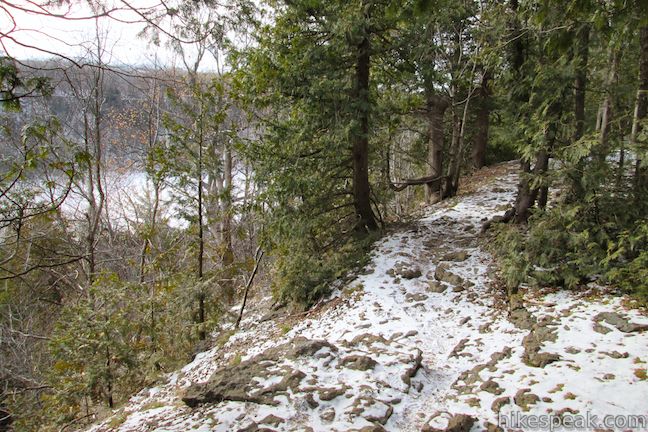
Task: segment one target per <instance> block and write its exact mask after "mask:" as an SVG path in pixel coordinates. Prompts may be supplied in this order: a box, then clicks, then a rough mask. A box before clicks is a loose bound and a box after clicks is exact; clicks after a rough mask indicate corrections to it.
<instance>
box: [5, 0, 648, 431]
mask: <svg viewBox="0 0 648 432" xmlns="http://www.w3.org/2000/svg"><path fill="white" fill-rule="evenodd" d="M38 5H39V7H42V9H38V10H37V12H35V13H52V14H54V13H56V10H57V9H56V5H52V4H50V3H43V4H38ZM0 6H1V9H2V13H3V14H8V15H9V16H11V14H12V11H13V12H15V9H12V8H15V7H16V5H15V4H14V3H10V2H5V1H2V2H0ZM32 6H34V5H32ZM226 6H227V7H225V6H224V5H221V4H218V3H217V2H212V1H209V0H208V1H201V2H178V3H177V4H174V5H171V4H169V3H166V4H165V5H164V7H162V13H161V15H149V14H152V13H153V12H152V10H146V11H144V10H143V11H140V12H141V13H142V16H143V17H145V19H143V23H142V25H143V26H144V25H145V26H146V28H147V29H148V31H147V34H148V35H149V36H150V37H151V38H152V39H153V40H154V39H155V35H156V34H160V33H162V34H165V35H167V36H169V37H170V39H169V41H168V44H169V45H170V46H171V47H172V48H173V49H174V50H175V52H176V53H177V55H178V56H179V58H180V59H181V64H182V67H178V68H177V69H170V68H161V67H160V68H155V67H153V68H147V69H144V68H132V69H126V68H118V67H114V66H112V65H111V64H110V62H109V58H110V51H109V47H108V46H106V43H105V42H106V39H105V34H103V33H102V31H101V27H100V26H99V24H97V27H96V34H95V38H93V40H90V41H88V43H87V54H86V56H84V57H83V58H67V57H66V56H65V55H64V54H60V55H59V56H58V57H55V58H52V59H51V60H48V61H25V60H22V59H18V58H13V57H10V56H8V55H4V56H2V57H0V85H1V87H0V102H1V103H2V113H1V119H0V121H1V123H2V140H1V141H0V148H1V149H2V152H1V153H2V156H1V159H0V167H1V169H0V239H1V240H0V282H1V284H2V285H1V288H0V360H1V361H0V383H1V384H2V392H1V393H0V430H71V429H75V428H81V427H83V426H85V425H87V424H88V423H91V422H93V421H95V420H96V419H97V418H99V417H102V416H104V415H105V414H106V413H108V412H109V410H110V409H112V408H115V407H118V406H119V405H120V404H121V403H123V402H124V401H125V400H127V399H128V397H129V396H130V395H132V394H133V393H134V392H136V391H137V390H139V389H141V388H143V387H145V386H147V385H150V384H152V383H154V382H155V380H156V379H158V377H160V376H161V374H163V373H165V372H169V371H172V370H173V369H174V368H176V367H178V366H180V365H182V364H184V363H186V362H187V361H188V360H189V359H190V358H191V356H192V355H193V354H195V353H196V352H199V351H201V350H203V349H205V348H207V347H210V346H213V345H215V344H218V341H217V340H211V337H212V336H211V335H212V334H216V333H217V332H218V331H219V330H220V331H222V332H225V333H227V332H231V331H234V328H235V324H237V322H238V320H239V319H240V316H238V313H239V309H238V308H237V309H236V312H234V309H232V307H233V306H234V305H237V304H240V302H241V301H242V300H243V298H245V299H246V300H247V299H248V291H249V289H250V287H251V286H252V285H253V284H255V285H257V286H266V285H268V286H271V287H272V292H273V295H274V297H275V301H276V302H277V304H289V305H291V307H294V308H299V309H303V308H308V307H310V306H312V305H313V304H315V303H316V302H317V301H318V300H319V299H320V298H321V297H322V296H324V295H326V294H327V293H328V292H330V290H331V289H332V288H333V287H334V286H335V281H336V280H340V279H343V278H344V277H345V276H346V275H348V274H349V273H350V272H352V271H353V270H354V269H357V268H359V267H360V266H361V265H362V264H363V262H364V260H365V258H366V253H367V251H368V250H369V248H370V246H371V243H372V242H373V241H374V240H375V239H376V238H378V237H379V236H380V235H381V233H382V232H384V229H385V228H387V227H389V226H391V225H393V224H395V223H398V222H401V221H407V220H409V219H410V218H411V217H412V215H413V214H415V213H416V212H417V211H418V210H419V209H420V206H421V204H422V203H424V202H426V203H435V202H438V201H440V200H443V199H448V198H451V197H453V196H454V195H456V194H457V192H458V191H459V190H460V187H461V185H460V179H461V176H462V175H463V174H466V173H470V172H472V171H474V170H478V169H479V168H481V167H483V166H485V165H487V164H490V163H495V162H498V161H502V160H509V159H520V183H519V186H518V194H517V199H516V202H515V204H514V206H513V207H511V208H510V209H508V210H506V209H503V211H502V217H501V218H499V219H498V220H496V221H491V222H489V223H488V225H489V226H490V229H489V230H488V233H487V235H489V236H492V238H493V240H494V241H493V242H492V249H493V252H494V253H495V254H496V255H497V257H498V260H499V262H500V266H501V269H500V270H501V276H502V279H503V281H504V282H505V283H506V285H507V286H508V288H509V295H510V296H515V295H517V290H518V288H519V287H520V286H525V287H528V286H531V287H533V286H551V285H555V286H562V287H567V288H570V289H579V288H580V287H582V286H584V285H585V284H587V283H589V282H592V281H596V282H598V283H602V284H610V285H612V286H613V287H616V288H618V290H619V291H621V292H625V293H630V294H632V295H634V296H636V297H637V298H638V299H641V300H642V301H644V302H645V301H646V299H648V286H647V285H646V284H647V282H646V281H648V249H647V245H648V220H647V216H648V209H647V207H648V178H647V177H648V160H647V158H646V153H647V151H648V127H647V123H648V120H647V112H648V93H647V92H648V8H647V6H646V4H645V2H642V1H640V0H635V1H620V0H612V1H603V0H599V1H593V0H572V1H568V2H556V1H523V0H509V1H492V2H480V1H454V0H445V1H443V0H440V1H433V0H411V1H398V2H396V1H389V0H382V1H381V0H375V1H374V0H359V1H353V2H342V1H317V0H295V1H271V2H268V3H267V4H259V5H257V4H254V3H248V2H245V1H236V2H228V3H227V5H226ZM94 11H95V15H96V16H110V9H109V8H108V6H107V5H106V4H102V3H97V4H96V5H94ZM156 13H157V14H160V12H159V10H158V11H156ZM160 16H163V17H166V18H169V17H170V21H169V22H170V24H169V23H167V24H165V26H163V25H162V24H161V21H160V20H159V19H158V18H159V17H160ZM61 19H65V16H62V17H61ZM11 37H12V32H11V31H7V32H4V33H3V34H2V38H11ZM242 39H244V40H246V41H248V43H247V44H241V43H240V40H242ZM42 48H43V49H46V48H47V47H42ZM189 48H191V50H192V51H191V52H192V54H191V55H190V54H189V51H188V50H189ZM208 57H210V58H211V59H214V60H215V61H216V63H217V64H218V65H219V67H218V70H215V71H210V72H206V71H203V70H202V69H201V63H202V62H203V61H204V60H205V59H206V58H208ZM120 185H121V186H120ZM495 222H499V223H495ZM338 283H339V282H338ZM248 301H249V302H253V301H254V298H253V297H252V298H250V299H249V300H248ZM240 311H241V313H243V309H240Z"/></svg>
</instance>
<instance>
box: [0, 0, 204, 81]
mask: <svg viewBox="0 0 648 432" xmlns="http://www.w3.org/2000/svg"><path fill="white" fill-rule="evenodd" d="M72 2H73V3H72V4H71V5H70V6H68V7H62V8H58V9H52V8H49V9H48V10H50V11H54V12H55V13H59V14H66V15H67V16H68V17H83V16H86V17H87V16H91V15H92V12H91V10H90V8H89V7H88V6H87V3H80V2H79V1H78V0H72ZM157 3H158V2H157V1H156V0H133V1H132V2H129V4H131V5H133V6H135V7H138V8H139V7H151V6H154V5H156V4H157ZM115 4H116V5H117V6H119V7H122V8H125V5H123V4H122V3H121V2H120V0H115ZM35 5H37V3H34V2H33V0H32V2H30V0H10V1H7V0H0V32H1V33H2V34H0V42H1V43H2V44H1V45H0V52H6V53H7V54H9V55H10V56H12V57H14V58H18V59H30V58H31V59H46V58H50V57H52V56H51V55H49V54H47V53H45V52H42V51H38V50H33V49H28V48H25V47H24V46H20V45H19V44H16V43H15V42H13V41H12V40H11V38H14V39H15V40H16V41H18V42H20V43H22V44H25V45H30V46H36V47H40V48H41V49H44V50H47V51H52V52H56V53H60V54H62V55H65V56H66V57H70V58H75V59H76V58H79V57H83V55H84V53H85V52H86V51H87V50H88V47H89V46H92V44H93V40H95V26H96V23H95V21H96V22H97V23H98V25H99V28H100V29H101V33H103V34H105V35H106V39H107V41H106V47H107V49H108V51H110V53H111V55H110V56H109V57H110V58H108V59H105V60H104V61H107V62H108V63H110V64H113V65H134V66H135V65H138V66H151V65H153V64H154V62H155V59H156V58H157V63H158V64H159V63H162V64H163V65H167V66H170V65H172V64H178V65H179V66H181V63H180V62H179V60H178V59H177V58H176V55H174V54H173V53H172V52H171V50H169V49H168V48H166V47H165V46H164V44H161V46H159V47H158V46H155V45H153V44H151V43H149V41H147V40H146V39H145V38H142V37H139V36H138V33H140V32H141V31H142V30H143V29H144V27H145V24H144V23H143V22H133V21H141V19H140V18H139V17H138V15H137V14H136V13H135V12H133V11H127V10H123V11H118V12H115V13H114V16H115V17H117V18H118V19H120V20H122V21H129V22H133V23H123V22H119V21H116V20H113V19H110V18H105V17H104V18H99V19H97V20H95V19H87V20H70V19H64V18H56V17H52V16H43V15H37V14H34V13H27V12H23V11H21V10H19V8H29V9H32V10H34V9H36V6H35ZM14 22H15V27H14ZM208 57H209V56H206V58H205V61H204V63H203V65H202V67H201V69H202V70H213V69H214V68H215V62H214V61H211V62H210V61H209V60H210V59H209V58H208Z"/></svg>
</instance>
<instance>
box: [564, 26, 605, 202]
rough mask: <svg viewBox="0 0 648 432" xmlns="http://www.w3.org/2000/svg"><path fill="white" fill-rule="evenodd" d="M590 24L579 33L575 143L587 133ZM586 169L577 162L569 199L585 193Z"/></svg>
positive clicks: (575, 198) (575, 199)
mask: <svg viewBox="0 0 648 432" xmlns="http://www.w3.org/2000/svg"><path fill="white" fill-rule="evenodd" d="M589 38H590V28H589V25H583V26H582V27H581V28H580V29H579V30H578V34H577V42H576V43H577V45H576V76H575V78H574V135H573V136H572V141H573V142H574V143H575V142H577V141H578V140H580V139H581V138H582V137H583V134H584V133H585V91H586V90H587V65H588V62H589ZM599 128H600V116H598V115H597V125H596V130H597V131H598V130H599ZM584 169H585V164H584V162H583V161H579V162H577V163H576V167H575V169H574V172H573V173H571V174H570V183H571V188H570V189H571V190H570V192H569V195H570V196H569V199H570V200H572V201H574V202H575V201H578V200H580V199H581V198H582V196H583V194H584V193H585V191H584V189H583V186H582V184H581V178H582V172H583V170H584Z"/></svg>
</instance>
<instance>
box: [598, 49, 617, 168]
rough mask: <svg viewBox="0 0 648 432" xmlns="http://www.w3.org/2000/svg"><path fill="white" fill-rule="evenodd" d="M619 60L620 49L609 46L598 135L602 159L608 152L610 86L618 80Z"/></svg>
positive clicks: (610, 107)
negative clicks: (607, 67)
mask: <svg viewBox="0 0 648 432" xmlns="http://www.w3.org/2000/svg"><path fill="white" fill-rule="evenodd" d="M620 61H621V49H620V48H617V47H614V46H610V57H609V70H608V76H607V79H606V83H605V84H606V86H605V87H606V88H605V98H604V99H603V103H602V105H601V130H600V135H599V149H598V152H599V159H601V160H604V159H605V157H606V156H607V153H608V139H609V135H610V123H611V120H612V104H613V101H612V95H613V92H612V86H613V85H614V83H615V82H616V81H617V80H618V70H619V62H620Z"/></svg>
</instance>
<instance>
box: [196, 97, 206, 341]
mask: <svg viewBox="0 0 648 432" xmlns="http://www.w3.org/2000/svg"><path fill="white" fill-rule="evenodd" d="M199 109H200V110H202V106H201V107H200V108H199ZM199 121H200V125H199V126H198V133H199V137H198V166H197V172H196V181H197V182H198V256H197V257H196V258H197V261H198V262H197V269H196V277H197V279H198V283H199V284H200V291H199V292H198V324H200V325H201V327H200V330H198V339H200V340H201V341H202V340H205V339H206V338H207V332H206V331H205V329H204V328H203V326H202V324H204V322H205V293H204V287H203V285H202V280H203V275H204V268H203V266H204V255H205V235H204V222H203V122H202V114H201V117H200V120H199Z"/></svg>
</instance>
